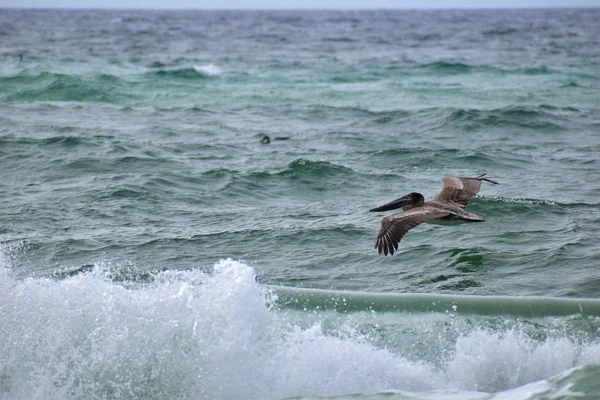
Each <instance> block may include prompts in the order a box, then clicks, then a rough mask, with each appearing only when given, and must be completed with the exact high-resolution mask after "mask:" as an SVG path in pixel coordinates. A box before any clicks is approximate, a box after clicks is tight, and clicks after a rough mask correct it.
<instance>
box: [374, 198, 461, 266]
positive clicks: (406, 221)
mask: <svg viewBox="0 0 600 400" xmlns="http://www.w3.org/2000/svg"><path fill="white" fill-rule="evenodd" d="M449 214H450V213H449V212H448V211H445V210H440V209H438V208H435V207H429V206H423V207H415V208H411V209H410V210H407V211H403V212H401V213H397V214H393V215H388V216H387V217H384V218H383V219H382V220H381V229H380V230H379V233H378V234H377V241H376V242H375V248H376V249H377V250H378V251H379V254H381V252H383V254H385V255H386V256H387V255H388V253H390V255H394V251H396V250H398V243H400V240H401V239H402V237H403V236H404V234H405V233H406V232H408V231H409V230H411V229H412V228H414V227H415V226H417V225H420V224H422V223H423V222H425V221H427V220H430V219H437V218H442V217H445V216H447V215H449Z"/></svg>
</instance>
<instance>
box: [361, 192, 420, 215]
mask: <svg viewBox="0 0 600 400" xmlns="http://www.w3.org/2000/svg"><path fill="white" fill-rule="evenodd" d="M423 203H425V197H423V195H422V194H421V193H417V192H411V193H409V194H407V195H406V196H403V197H400V198H399V199H396V200H394V201H392V202H390V203H387V204H384V205H382V206H380V207H376V208H373V209H371V210H369V211H389V210H395V209H397V208H400V207H404V208H405V209H407V208H412V207H416V206H420V205H421V204H423Z"/></svg>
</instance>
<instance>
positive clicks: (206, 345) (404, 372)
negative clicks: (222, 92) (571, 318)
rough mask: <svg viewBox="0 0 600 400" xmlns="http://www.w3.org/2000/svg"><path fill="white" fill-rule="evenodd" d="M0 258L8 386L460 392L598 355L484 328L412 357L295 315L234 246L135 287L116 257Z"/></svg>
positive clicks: (18, 390)
mask: <svg viewBox="0 0 600 400" xmlns="http://www.w3.org/2000/svg"><path fill="white" fill-rule="evenodd" d="M0 263H1V264H2V265H0V271H3V272H2V274H1V275H0V278H1V279H0V319H1V320H0V399H54V398H60V399H75V398H111V399H132V398H144V399H164V398H207V399H213V398H218V399H240V398H244V399H279V398H284V397H286V396H296V395H306V396H309V395H313V396H314V395H335V394H343V393H353V392H354V393H356V392H362V393H369V392H377V391H382V390H402V391H411V392H415V391H416V392H421V391H431V390H443V391H450V392H445V393H446V394H448V396H450V394H451V393H462V394H463V395H465V396H466V395H467V393H469V392H468V391H474V390H479V391H497V390H505V389H509V388H514V387H517V386H520V385H523V384H525V383H528V382H532V381H536V380H540V379H543V378H547V377H549V376H551V375H552V374H554V373H556V372H560V371H564V370H566V369H569V368H571V367H572V366H574V365H577V364H582V363H586V362H587V363H594V362H595V363H598V362H600V346H599V345H598V344H593V343H592V344H590V343H588V344H578V343H574V342H572V341H570V340H569V339H566V338H564V339H546V340H542V341H539V342H536V341H533V340H531V339H527V338H526V337H525V335H523V334H521V333H519V332H517V331H506V332H501V333H494V332H490V331H487V330H485V329H483V328H481V329H474V330H472V331H470V332H468V333H465V334H464V335H461V336H460V337H459V338H458V340H450V339H449V341H448V343H449V344H448V346H449V348H448V353H449V354H450V355H449V356H447V355H442V354H440V359H444V361H442V363H441V364H440V365H441V366H440V365H438V366H434V365H431V364H430V363H427V362H425V361H418V360H416V361H415V360H414V357H412V358H411V357H409V358H410V360H409V358H407V357H405V355H403V354H397V353H394V352H392V351H390V350H386V349H383V348H378V347H377V346H375V345H374V344H373V343H372V342H370V341H369V340H368V339H367V338H366V337H365V336H363V335H361V334H359V333H356V332H354V333H352V329H351V328H349V329H347V330H346V333H345V334H337V335H336V334H334V333H332V332H331V330H326V329H323V328H322V326H321V324H320V323H311V324H310V325H309V327H308V328H306V327H304V328H300V327H299V326H301V325H302V324H299V325H298V324H294V323H291V322H290V320H291V318H290V315H287V316H286V317H285V318H284V314H285V313H286V311H285V310H284V311H280V310H274V309H272V308H271V304H273V300H274V299H273V297H272V296H273V295H272V294H270V293H269V292H268V291H266V290H265V289H264V288H263V287H262V286H261V285H259V284H257V283H256V278H255V272H254V269H253V268H252V267H250V266H249V265H247V264H245V263H243V262H238V261H234V260H230V259H227V260H222V261H220V262H219V263H217V264H216V265H215V266H214V271H213V273H212V274H205V273H203V272H201V271H198V270H196V271H167V272H163V273H160V274H158V275H157V276H156V277H155V279H154V281H153V282H152V283H148V284H139V285H137V286H136V287H133V288H132V287H129V286H130V285H129V284H128V285H123V284H119V283H115V282H113V281H112V280H111V279H110V271H111V268H112V267H111V265H110V264H108V263H99V264H98V265H97V266H95V268H94V269H93V271H91V272H89V273H85V274H79V275H76V276H73V277H69V278H66V279H62V280H53V279H40V278H35V279H34V278H29V279H25V280H15V279H14V278H13V277H12V276H11V274H9V273H6V271H7V270H8V268H7V267H8V266H9V265H8V259H7V257H5V256H4V255H2V253H1V252H0ZM292 319H293V318H292ZM348 320H349V321H350V320H352V317H350V316H349V317H348ZM348 332H350V333H348ZM417 334H418V333H417ZM451 391H454V392H451ZM456 391H458V392H456ZM448 398H450V397H448ZM471 398H481V397H480V395H476V394H473V395H472V396H471Z"/></svg>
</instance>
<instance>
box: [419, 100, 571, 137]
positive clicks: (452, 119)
mask: <svg viewBox="0 0 600 400" xmlns="http://www.w3.org/2000/svg"><path fill="white" fill-rule="evenodd" d="M552 111H553V110H550V109H548V108H547V107H544V106H507V107H503V108H497V109H491V110H480V109H466V108H459V109H452V108H437V109H430V110H423V111H421V113H422V114H429V115H430V117H431V118H430V119H432V120H433V121H434V123H436V124H438V125H441V126H451V127H457V128H460V129H466V130H475V129H481V128H484V127H501V126H517V127H521V128H532V129H536V130H544V131H562V130H564V127H563V125H562V123H563V120H564V118H563V117H562V116H561V115H559V114H557V113H554V112H552Z"/></svg>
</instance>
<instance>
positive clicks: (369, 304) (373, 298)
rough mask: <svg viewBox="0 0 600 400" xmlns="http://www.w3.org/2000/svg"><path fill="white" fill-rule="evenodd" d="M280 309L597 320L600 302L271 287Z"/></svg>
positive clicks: (548, 298) (599, 312)
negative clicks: (297, 308) (584, 318)
mask: <svg viewBox="0 0 600 400" xmlns="http://www.w3.org/2000/svg"><path fill="white" fill-rule="evenodd" d="M271 289H273V290H274V291H275V293H277V296H278V304H279V305H280V306H281V307H292V308H296V307H302V308H304V309H315V308H316V309H328V308H329V309H335V310H338V311H403V312H442V313H445V312H448V311H452V312H456V313H466V314H479V315H511V316H527V317H539V316H561V315H562V316H565V315H580V314H583V315H592V316H600V300H596V299H573V298H568V299H567V298H555V297H511V296H481V295H450V294H448V295H446V294H420V293H402V294H400V293H366V292H352V291H341V290H337V291H336V290H322V289H300V288H288V287H282V286H272V287H271Z"/></svg>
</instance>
